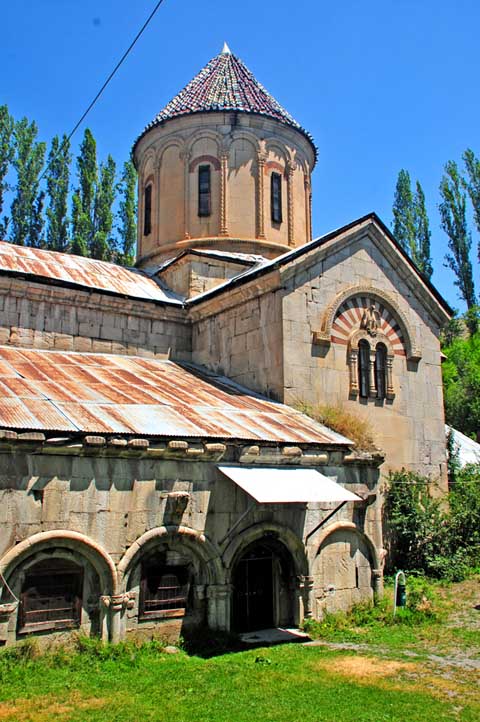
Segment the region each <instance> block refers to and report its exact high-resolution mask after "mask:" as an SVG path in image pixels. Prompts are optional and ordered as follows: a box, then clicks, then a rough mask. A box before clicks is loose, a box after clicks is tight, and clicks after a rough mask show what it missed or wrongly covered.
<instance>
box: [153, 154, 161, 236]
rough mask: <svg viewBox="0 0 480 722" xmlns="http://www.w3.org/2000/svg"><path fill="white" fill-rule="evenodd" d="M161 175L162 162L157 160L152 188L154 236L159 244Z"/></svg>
mask: <svg viewBox="0 0 480 722" xmlns="http://www.w3.org/2000/svg"><path fill="white" fill-rule="evenodd" d="M160 174H161V161H159V160H156V162H155V168H154V171H153V184H152V185H153V188H152V236H153V239H154V240H155V241H157V242H158V240H159V238H160V223H161V220H162V219H161V218H160Z"/></svg>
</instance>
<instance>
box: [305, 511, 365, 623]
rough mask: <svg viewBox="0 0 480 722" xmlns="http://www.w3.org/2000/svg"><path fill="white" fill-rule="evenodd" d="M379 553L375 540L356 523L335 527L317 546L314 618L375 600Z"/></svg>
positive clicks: (314, 567) (313, 566)
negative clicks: (376, 569)
mask: <svg viewBox="0 0 480 722" xmlns="http://www.w3.org/2000/svg"><path fill="white" fill-rule="evenodd" d="M375 567H376V553H375V550H374V547H373V545H372V543H371V541H370V540H369V539H368V538H367V537H366V536H365V535H364V534H363V533H362V532H360V531H359V530H358V529H356V528H355V527H354V525H353V524H345V525H344V526H342V525H341V524H338V525H333V527H332V529H330V530H329V531H328V533H326V534H325V535H324V536H323V537H322V539H321V541H320V543H319V546H318V547H317V553H316V555H315V557H314V559H313V562H312V574H313V577H314V579H315V584H314V590H313V594H314V599H315V601H314V609H313V613H314V616H315V617H317V618H321V617H322V615H323V614H324V613H325V612H333V611H339V610H343V611H347V610H348V609H350V608H351V607H352V606H353V605H354V604H358V603H359V602H361V601H366V600H372V599H373V593H374V587H375V579H374V569H375Z"/></svg>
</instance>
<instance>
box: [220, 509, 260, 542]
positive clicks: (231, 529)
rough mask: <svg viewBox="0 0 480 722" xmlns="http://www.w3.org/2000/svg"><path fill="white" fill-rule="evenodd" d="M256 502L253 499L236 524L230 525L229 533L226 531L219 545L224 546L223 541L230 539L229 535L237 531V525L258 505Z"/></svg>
mask: <svg viewBox="0 0 480 722" xmlns="http://www.w3.org/2000/svg"><path fill="white" fill-rule="evenodd" d="M256 503H257V502H256V501H252V502H251V503H250V504H249V505H248V507H247V509H246V510H245V511H244V512H243V514H242V515H241V516H240V517H239V518H238V519H237V521H236V522H235V524H234V525H233V526H232V527H230V529H229V530H228V531H227V533H226V534H225V536H224V537H223V539H222V541H220V542H219V546H222V544H223V542H224V541H226V540H227V539H228V537H229V536H230V535H231V534H232V533H233V532H234V531H235V529H236V528H237V526H238V525H239V524H241V523H242V521H243V520H244V519H245V517H246V516H247V514H249V513H250V512H251V510H252V509H253V507H254V506H255V505H256Z"/></svg>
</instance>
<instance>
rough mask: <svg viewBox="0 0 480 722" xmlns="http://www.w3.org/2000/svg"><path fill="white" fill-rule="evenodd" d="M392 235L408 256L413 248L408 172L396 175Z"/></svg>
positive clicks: (411, 207) (412, 218)
mask: <svg viewBox="0 0 480 722" xmlns="http://www.w3.org/2000/svg"><path fill="white" fill-rule="evenodd" d="M392 210H393V235H394V236H395V238H396V240H397V241H398V242H399V243H400V245H401V246H402V248H403V249H404V250H405V251H406V252H407V253H409V254H411V252H412V249H414V248H415V221H414V212H413V193H412V185H411V182H410V174H409V172H408V171H406V170H404V169H403V168H402V170H401V171H400V172H399V174H398V179H397V185H396V188H395V199H394V201H393V209H392Z"/></svg>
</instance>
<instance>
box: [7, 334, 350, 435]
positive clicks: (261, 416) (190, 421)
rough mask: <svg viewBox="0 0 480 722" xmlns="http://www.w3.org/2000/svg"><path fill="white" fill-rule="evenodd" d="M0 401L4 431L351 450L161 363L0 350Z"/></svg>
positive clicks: (312, 427) (268, 406)
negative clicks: (320, 446)
mask: <svg viewBox="0 0 480 722" xmlns="http://www.w3.org/2000/svg"><path fill="white" fill-rule="evenodd" d="M0 399H1V400H0V427H2V428H8V429H23V430H26V429H28V430H42V431H60V432H64V431H69V432H72V431H79V432H84V433H101V434H135V435H144V436H165V437H192V438H216V439H244V440H250V441H264V442H278V443H295V444H299V443H311V444H328V445H330V444H334V445H337V444H342V445H349V442H348V441H347V440H346V439H345V438H344V437H342V436H340V435H338V434H335V433H334V432H333V431H330V429H327V428H326V427H324V426H322V425H320V424H318V423H316V422H315V421H313V420H312V419H310V418H309V417H307V416H305V415H303V414H301V413H300V412H298V411H296V410H294V409H292V408H290V407H289V406H285V405H283V404H279V403H276V402H274V401H271V400H269V399H266V398H265V397H263V396H260V395H258V394H255V393H254V392H252V391H249V390H248V389H245V388H243V387H241V386H239V385H237V384H235V383H234V382H233V381H231V380H229V379H227V378H225V377H222V376H217V375H215V374H213V373H210V372H209V371H207V370H205V369H202V368H200V367H197V366H194V365H191V364H177V363H174V362H172V361H166V360H159V359H147V358H140V357H135V356H120V355H114V354H94V353H74V352H61V351H41V350H29V349H17V348H11V347H0Z"/></svg>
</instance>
